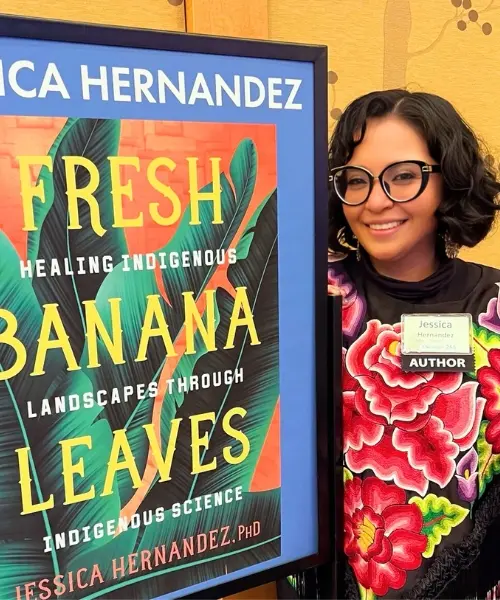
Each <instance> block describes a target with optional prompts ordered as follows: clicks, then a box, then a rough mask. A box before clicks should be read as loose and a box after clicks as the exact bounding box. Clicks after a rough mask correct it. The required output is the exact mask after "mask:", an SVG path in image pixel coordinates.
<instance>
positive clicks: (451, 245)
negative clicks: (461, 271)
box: [444, 233, 460, 258]
mask: <svg viewBox="0 0 500 600" xmlns="http://www.w3.org/2000/svg"><path fill="white" fill-rule="evenodd" d="M459 250H460V246H459V245H458V244H456V243H455V242H452V241H451V239H450V236H449V235H448V234H447V233H446V234H445V236H444V251H445V254H446V256H447V257H448V258H456V257H457V256H458V251H459Z"/></svg>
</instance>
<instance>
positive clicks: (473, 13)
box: [469, 10, 479, 23]
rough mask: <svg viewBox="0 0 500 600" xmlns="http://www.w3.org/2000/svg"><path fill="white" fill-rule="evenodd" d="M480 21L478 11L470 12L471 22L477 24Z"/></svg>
mask: <svg viewBox="0 0 500 600" xmlns="http://www.w3.org/2000/svg"><path fill="white" fill-rule="evenodd" d="M478 19H479V15H478V14H477V10H471V11H470V12H469V21H472V22H473V23H475V22H476V21H477V20H478Z"/></svg>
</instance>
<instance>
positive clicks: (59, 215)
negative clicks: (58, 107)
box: [28, 119, 127, 360]
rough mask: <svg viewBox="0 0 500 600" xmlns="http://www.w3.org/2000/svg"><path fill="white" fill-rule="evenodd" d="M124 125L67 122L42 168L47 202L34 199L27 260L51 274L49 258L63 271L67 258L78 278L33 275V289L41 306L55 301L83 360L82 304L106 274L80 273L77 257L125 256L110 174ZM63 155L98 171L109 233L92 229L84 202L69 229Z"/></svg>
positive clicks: (81, 177) (82, 177) (82, 174)
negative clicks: (34, 228) (77, 158)
mask: <svg viewBox="0 0 500 600" xmlns="http://www.w3.org/2000/svg"><path fill="white" fill-rule="evenodd" d="M119 139H120V122H119V121H116V120H110V119H104V120H103V119H69V120H68V121H67V123H66V124H65V126H64V127H63V129H62V130H61V132H60V134H59V135H58V136H57V138H56V140H55V141H54V144H53V145H52V148H51V149H50V152H49V156H50V157H51V158H52V160H53V172H52V173H50V171H49V170H48V169H47V168H45V167H43V168H42V169H41V172H40V176H39V180H41V181H43V184H44V186H45V195H46V201H45V203H44V204H43V203H41V202H40V201H39V200H35V223H36V225H37V227H38V228H39V229H38V230H37V231H34V232H30V233H29V235H28V258H29V259H31V260H33V261H34V260H37V259H38V260H45V261H46V271H47V272H48V273H50V264H51V259H53V258H55V259H57V261H58V263H59V265H61V269H62V268H63V264H64V260H65V259H66V260H67V261H68V263H69V264H70V265H71V267H72V270H73V271H74V273H75V274H74V275H71V276H68V275H65V274H64V273H63V274H62V275H60V276H57V275H56V276H54V277H50V276H47V277H40V278H38V277H34V278H33V287H34V289H35V292H36V295H37V297H38V299H39V302H40V304H41V305H43V304H45V303H53V302H57V303H58V304H59V309H60V313H61V317H62V320H63V323H64V326H65V329H66V331H67V333H68V335H69V338H70V341H71V346H72V348H73V351H74V353H75V355H76V357H77V360H78V359H79V358H80V355H81V352H82V349H83V346H84V342H85V324H84V322H83V313H82V310H83V309H82V305H81V303H82V302H83V301H84V300H93V299H94V298H95V296H96V294H97V290H98V289H99V287H100V285H101V283H102V281H103V280H104V278H105V275H106V273H104V272H101V273H96V274H86V275H78V274H76V272H77V270H78V263H77V261H76V259H77V257H80V256H84V257H88V256H99V257H103V256H111V257H112V259H113V263H114V264H116V263H119V262H120V261H121V257H122V255H123V254H125V253H126V252H127V246H126V242H125V236H124V233H123V231H122V230H121V229H117V228H114V227H112V223H113V210H112V199H111V176H110V167H109V161H108V157H109V156H115V155H117V154H118V144H119ZM64 156H81V157H84V158H86V159H88V160H90V161H91V162H92V163H94V164H95V165H96V167H97V169H98V171H99V186H98V188H97V191H96V193H95V198H96V200H97V202H98V204H99V209H100V216H101V224H102V227H103V228H104V229H105V230H106V233H105V234H104V235H103V236H102V237H101V236H99V235H97V234H96V233H95V232H94V231H93V229H92V228H91V227H90V210H89V206H88V204H87V203H86V202H85V201H83V200H82V201H80V202H79V211H80V224H81V226H82V229H77V230H68V229H67V225H68V200H67V195H66V191H67V184H66V176H65V171H64V161H63V157H64ZM76 178H77V184H78V187H84V186H85V185H86V184H87V183H88V181H89V174H88V171H87V170H86V169H83V168H79V169H78V170H77V174H76Z"/></svg>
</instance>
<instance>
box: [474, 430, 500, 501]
mask: <svg viewBox="0 0 500 600" xmlns="http://www.w3.org/2000/svg"><path fill="white" fill-rule="evenodd" d="M487 426H488V421H483V422H482V423H481V428H480V430H479V437H478V438H477V453H478V455H479V497H480V498H481V496H482V495H483V494H484V491H485V489H486V486H487V485H488V484H489V483H490V482H491V480H492V479H493V477H495V475H498V474H500V454H493V449H492V446H491V444H489V443H488V442H487V441H486V438H485V432H486V427H487Z"/></svg>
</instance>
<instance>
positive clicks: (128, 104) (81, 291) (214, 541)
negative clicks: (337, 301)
mask: <svg viewBox="0 0 500 600" xmlns="http://www.w3.org/2000/svg"><path fill="white" fill-rule="evenodd" d="M325 77H326V50H325V48H322V47H308V46H294V45H285V44H271V43H264V42H250V41H245V40H231V39H214V38H210V37H200V36H192V35H185V34H171V33H159V32H151V31H141V30H126V29H115V28H102V27H95V26H87V25H78V24H68V23H57V22H49V21H37V20H27V19H16V18H11V17H2V18H0V181H1V189H2V195H1V197H0V202H1V215H2V216H1V233H0V273H1V278H0V410H1V413H2V419H1V421H0V439H1V445H0V453H1V454H0V456H1V460H0V497H1V498H2V519H1V520H0V566H1V568H0V597H1V598H2V599H5V600H7V599H10V598H13V599H16V600H25V599H26V600H27V599H29V598H39V599H40V600H48V599H50V598H78V599H85V600H93V599H94V598H142V599H150V598H158V597H176V596H186V595H190V594H196V593H198V594H200V593H201V594H204V595H205V596H206V595H207V594H208V595H210V593H211V592H210V591H209V588H213V587H214V586H216V587H217V590H216V591H215V592H214V593H217V594H222V593H227V592H228V591H230V590H233V591H234V590H236V589H238V588H241V587H248V586H250V585H254V584H256V583H258V582H263V581H266V580H271V579H273V578H275V577H277V576H278V575H279V574H280V573H281V574H284V573H287V572H290V570H291V568H292V566H293V568H297V567H299V568H305V567H308V566H312V565H316V564H319V563H320V562H322V561H324V560H325V559H326V558H328V556H329V551H330V542H329V539H328V538H329V534H328V518H329V517H328V508H327V507H328V506H329V504H328V502H329V498H328V494H329V489H328V488H329V486H328V481H327V479H328V460H329V451H328V443H327V435H326V428H327V422H328V418H327V412H328V409H327V401H326V379H327V356H326V331H325V323H326V256H327V251H326V250H327V243H326V223H327V201H326V199H327V190H326V186H327V166H326V160H327V149H326V139H327V130H326V80H325ZM318 482H319V483H318Z"/></svg>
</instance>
